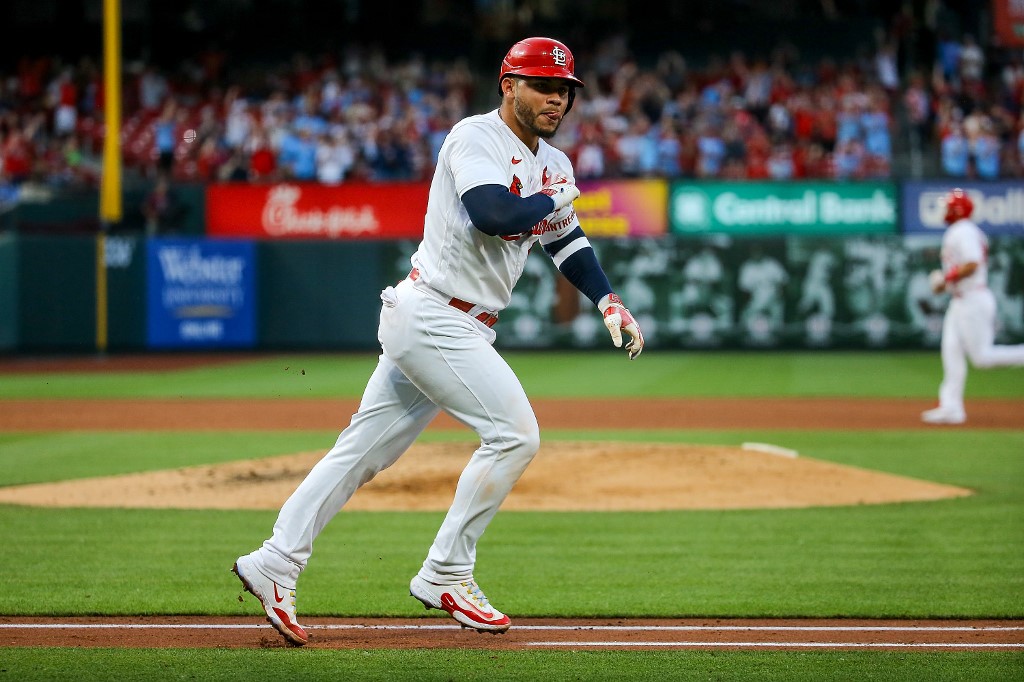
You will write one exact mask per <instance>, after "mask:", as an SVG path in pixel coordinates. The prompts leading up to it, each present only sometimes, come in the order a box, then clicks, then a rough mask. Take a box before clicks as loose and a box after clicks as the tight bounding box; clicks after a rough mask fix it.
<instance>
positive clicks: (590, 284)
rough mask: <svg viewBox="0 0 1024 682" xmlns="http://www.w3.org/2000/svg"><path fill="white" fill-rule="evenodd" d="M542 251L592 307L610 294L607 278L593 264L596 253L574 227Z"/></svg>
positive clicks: (598, 266)
mask: <svg viewBox="0 0 1024 682" xmlns="http://www.w3.org/2000/svg"><path fill="white" fill-rule="evenodd" d="M544 251H545V252H546V253H547V254H548V255H549V256H551V260H553V261H554V262H555V265H556V266H558V269H559V271H561V273H562V274H563V275H565V278H566V279H567V280H569V282H570V283H571V284H572V285H573V286H575V287H576V288H577V289H579V290H580V291H581V292H582V293H583V295H584V296H586V297H587V298H589V299H590V300H591V301H593V302H594V305H597V302H598V301H600V300H601V299H602V298H604V296H605V295H607V294H610V293H611V292H612V285H611V283H610V282H609V281H608V276H607V275H606V274H604V270H603V269H602V268H601V264H600V263H598V262H597V254H595V253H594V248H593V247H592V246H591V245H590V241H589V240H588V239H587V235H586V234H584V233H583V228H581V227H578V226H577V227H576V229H574V230H573V231H572V232H570V233H569V234H567V235H565V236H564V237H562V238H561V239H559V240H557V241H554V242H551V243H550V244H547V245H545V246H544Z"/></svg>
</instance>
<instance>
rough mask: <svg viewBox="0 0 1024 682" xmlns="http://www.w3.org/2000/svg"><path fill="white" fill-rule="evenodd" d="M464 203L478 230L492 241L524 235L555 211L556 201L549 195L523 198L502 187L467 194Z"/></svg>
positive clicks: (477, 190)
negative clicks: (495, 238)
mask: <svg viewBox="0 0 1024 682" xmlns="http://www.w3.org/2000/svg"><path fill="white" fill-rule="evenodd" d="M462 203H463V205H465V207H466V212H467V213H469V219H470V220H472V221H473V225H475V226H476V229H478V230H480V231H481V232H483V233H484V234H489V235H491V236H492V237H496V236H498V235H506V236H507V235H514V234H522V233H523V232H526V231H527V230H529V229H530V228H531V227H533V226H534V225H536V224H537V223H539V222H540V221H541V220H542V219H543V218H544V216H546V215H548V214H549V213H551V212H552V211H553V210H555V200H554V199H552V198H551V197H549V196H548V195H546V194H539V193H538V194H532V195H530V196H528V197H519V196H516V195H515V194H512V192H509V191H508V188H507V187H502V186H501V185H479V186H478V187H474V188H473V189H470V190H466V193H465V194H463V195H462Z"/></svg>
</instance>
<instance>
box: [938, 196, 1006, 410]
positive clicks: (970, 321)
mask: <svg viewBox="0 0 1024 682" xmlns="http://www.w3.org/2000/svg"><path fill="white" fill-rule="evenodd" d="M973 211H974V203H973V202H972V201H971V198H970V197H969V196H967V193H966V192H964V191H963V190H962V189H959V188H958V189H954V190H953V191H952V192H950V193H949V195H948V196H947V197H946V218H945V219H946V232H945V234H943V236H942V252H941V254H942V255H941V257H942V269H941V270H933V271H932V272H931V273H930V275H929V277H930V280H931V285H932V290H933V291H935V292H936V293H940V292H949V293H950V294H951V295H952V298H951V300H950V303H949V307H948V308H947V309H946V315H945V317H944V318H943V320H942V342H941V349H942V384H941V385H940V386H939V406H938V407H936V408H934V409H931V410H927V411H925V412H923V413H922V414H921V419H922V420H923V421H925V422H926V423H928V424H962V423H964V422H965V421H966V420H967V413H966V412H965V411H964V386H965V385H966V383H967V360H968V359H970V361H971V364H972V365H974V366H975V367H977V368H979V369H984V368H989V367H1007V366H1018V365H1024V344H1022V345H1017V346H996V345H993V344H994V340H995V335H996V299H995V296H994V295H993V294H992V291H991V290H990V289H989V288H988V262H987V261H988V238H987V237H986V236H985V233H984V232H982V231H981V228H979V227H978V226H977V225H976V224H974V222H972V221H971V220H970V217H971V213H972V212H973Z"/></svg>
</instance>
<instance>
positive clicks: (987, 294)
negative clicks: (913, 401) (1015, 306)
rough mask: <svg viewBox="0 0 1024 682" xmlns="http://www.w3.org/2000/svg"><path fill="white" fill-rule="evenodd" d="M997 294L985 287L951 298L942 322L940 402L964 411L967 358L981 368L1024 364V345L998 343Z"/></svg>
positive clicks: (953, 408)
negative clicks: (996, 336)
mask: <svg viewBox="0 0 1024 682" xmlns="http://www.w3.org/2000/svg"><path fill="white" fill-rule="evenodd" d="M995 334H996V297H995V296H994V295H993V294H992V291H991V290H990V289H988V288H987V287H985V288H979V289H974V290H972V291H968V292H965V293H963V294H961V295H959V296H954V297H953V298H952V300H950V303H949V308H948V309H947V310H946V316H945V318H944V319H943V321H942V349H941V352H942V384H941V385H940V386H939V405H940V406H942V407H945V408H949V409H952V410H957V411H960V412H963V410H964V388H965V387H966V385H967V361H968V359H969V360H970V362H971V364H972V365H974V366H975V367H977V368H978V369H988V368H991V367H1012V366H1019V365H1024V344H1021V345H1016V346H996V345H994V343H995Z"/></svg>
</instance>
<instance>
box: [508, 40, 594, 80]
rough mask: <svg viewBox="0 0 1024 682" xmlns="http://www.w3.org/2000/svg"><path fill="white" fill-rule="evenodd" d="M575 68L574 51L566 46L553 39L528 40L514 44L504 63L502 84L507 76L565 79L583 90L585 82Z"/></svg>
mask: <svg viewBox="0 0 1024 682" xmlns="http://www.w3.org/2000/svg"><path fill="white" fill-rule="evenodd" d="M575 66H576V65H575V62H574V61H573V58H572V52H570V51H569V48H567V47H566V46H565V45H564V44H562V43H560V42H558V41H557V40H553V39H552V38H526V39H525V40H520V41H519V42H518V43H516V44H515V45H513V46H512V49H510V50H509V51H508V54H507V55H505V59H503V60H502V61H501V71H500V72H499V73H498V82H499V83H500V82H501V80H502V79H503V78H505V77H506V76H533V77H535V78H561V79H564V80H567V81H569V83H570V85H573V86H575V87H580V88H581V87H583V81H581V80H580V79H579V78H577V77H576V74H575V73H574V69H575Z"/></svg>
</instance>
